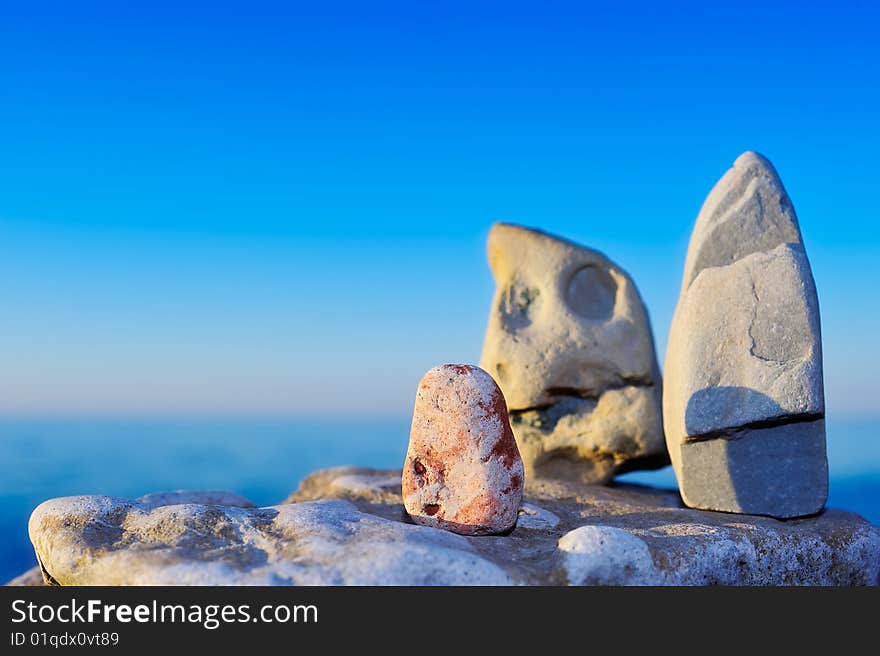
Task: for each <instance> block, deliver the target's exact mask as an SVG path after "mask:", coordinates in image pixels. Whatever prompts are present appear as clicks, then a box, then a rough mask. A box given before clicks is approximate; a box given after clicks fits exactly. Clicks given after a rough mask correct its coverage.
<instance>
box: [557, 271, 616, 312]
mask: <svg viewBox="0 0 880 656" xmlns="http://www.w3.org/2000/svg"><path fill="white" fill-rule="evenodd" d="M616 294H617V283H616V282H615V281H614V278H612V277H611V275H610V274H609V273H608V272H607V271H603V270H602V269H599V268H598V267H595V266H592V265H587V266H585V267H582V268H580V269H578V270H577V271H575V273H574V275H573V276H572V277H571V280H570V281H569V283H568V289H567V290H566V293H565V299H566V302H567V303H568V306H569V307H570V308H571V310H572V311H573V312H576V313H577V314H579V315H581V316H582V317H584V318H585V319H593V320H607V319H610V318H611V317H612V316H613V315H614V297H615V295H616Z"/></svg>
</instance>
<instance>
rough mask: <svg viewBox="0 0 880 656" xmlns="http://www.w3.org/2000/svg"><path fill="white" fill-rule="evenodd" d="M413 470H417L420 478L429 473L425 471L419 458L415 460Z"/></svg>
mask: <svg viewBox="0 0 880 656" xmlns="http://www.w3.org/2000/svg"><path fill="white" fill-rule="evenodd" d="M413 469H414V470H415V472H416V474H418V475H419V476H422V475H424V473H425V472H426V471H427V470H426V469H425V466H424V465H423V464H422V461H421V460H419V459H418V458H416V459H415V460H413Z"/></svg>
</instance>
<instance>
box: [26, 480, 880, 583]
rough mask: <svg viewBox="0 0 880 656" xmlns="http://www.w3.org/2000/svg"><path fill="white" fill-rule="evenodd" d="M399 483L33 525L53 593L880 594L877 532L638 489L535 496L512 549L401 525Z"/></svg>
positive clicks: (95, 513)
mask: <svg viewBox="0 0 880 656" xmlns="http://www.w3.org/2000/svg"><path fill="white" fill-rule="evenodd" d="M399 476H400V472H390V471H375V470H368V469H355V468H335V469H332V470H325V471H321V472H317V473H316V474H314V475H312V476H310V477H309V478H307V479H306V480H305V481H303V483H302V485H301V486H300V488H299V490H297V492H296V493H295V494H294V495H293V496H292V497H291V498H290V500H289V501H290V503H288V504H282V505H279V506H273V507H270V508H241V507H226V506H205V505H198V504H184V505H171V506H159V507H153V508H149V507H146V506H145V505H144V504H140V503H138V502H133V501H125V500H122V499H110V498H108V497H71V498H65V499H55V500H52V501H48V502H46V503H44V504H43V505H41V506H40V507H38V508H37V510H36V511H35V512H34V515H33V517H32V518H31V522H30V531H31V539H32V541H33V543H34V546H35V548H36V551H37V555H38V557H39V559H40V561H41V562H42V563H43V565H44V567H45V570H46V572H47V575H48V576H49V577H51V580H53V581H55V582H57V583H61V584H63V585H77V584H110V585H112V584H135V583H147V584H215V583H224V584H265V583H268V584H278V585H283V584H402V585H423V584H486V585H489V584H492V585H494V584H500V585H509V584H511V583H515V584H527V585H528V584H543V585H547V584H550V585H555V584H575V585H581V584H613V585H632V584H634V585H646V584H650V585H667V584H681V585H705V584H722V585H783V584H795V585H866V584H867V585H876V584H877V583H878V574H880V529H878V528H877V527H874V526H871V525H870V524H868V523H867V522H865V521H864V520H862V519H861V518H860V517H858V516H857V515H853V514H850V513H846V512H840V511H835V510H828V511H826V512H824V513H823V514H821V515H819V516H817V517H812V518H807V519H793V520H787V521H780V520H777V519H772V518H769V517H752V516H746V515H732V514H726V513H716V512H709V511H701V510H692V509H688V508H684V507H682V506H681V502H680V500H679V497H678V495H677V494H676V493H674V492H666V491H659V490H651V489H648V488H640V487H637V486H614V487H603V486H584V485H582V484H577V483H570V482H563V481H547V480H541V481H536V482H534V484H531V483H530V485H529V488H528V489H527V494H526V497H527V498H526V503H524V504H523V508H522V510H521V513H520V519H519V521H518V523H517V526H516V528H515V529H514V530H513V531H512V532H511V533H510V534H508V535H501V536H483V537H465V536H460V535H455V534H452V533H449V532H447V531H442V530H439V529H434V528H430V527H425V526H416V525H414V524H411V523H407V521H408V518H407V515H406V513H405V511H404V509H403V506H402V504H401V503H400V488H399V487H398V486H392V485H391V484H390V483H389V481H391V480H392V479H397V480H399Z"/></svg>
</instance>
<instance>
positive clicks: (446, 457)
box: [403, 364, 524, 535]
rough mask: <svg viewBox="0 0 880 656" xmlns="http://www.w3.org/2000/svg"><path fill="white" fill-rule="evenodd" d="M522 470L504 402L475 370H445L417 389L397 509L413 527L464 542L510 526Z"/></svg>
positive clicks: (434, 371) (489, 380)
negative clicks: (462, 538) (443, 531)
mask: <svg viewBox="0 0 880 656" xmlns="http://www.w3.org/2000/svg"><path fill="white" fill-rule="evenodd" d="M523 482H524V472H523V463H522V459H521V458H520V455H519V449H517V447H516V441H515V440H514V437H513V431H512V430H511V429H510V421H509V419H508V416H507V404H506V403H505V401H504V395H503V394H502V393H501V390H500V389H499V388H498V385H496V384H495V381H494V380H492V377H491V376H490V375H489V374H487V373H486V372H485V371H483V370H482V369H480V368H479V367H475V366H471V365H463V364H445V365H441V366H439V367H434V368H433V369H431V370H430V371H429V372H428V373H426V374H425V376H424V378H422V380H421V382H420V383H419V390H418V393H417V394H416V406H415V410H414V412H413V421H412V429H411V431H410V437H409V449H408V450H407V453H406V462H405V463H404V465H403V504H404V506H405V507H406V511H407V512H408V513H409V514H410V516H411V517H412V518H413V521H415V522H416V523H417V524H422V525H424V526H433V527H435V528H443V529H446V530H448V531H453V532H455V533H461V534H463V535H490V534H495V533H504V532H505V531H507V530H509V529H510V528H512V527H513V525H514V524H516V517H517V514H518V512H519V507H520V502H521V501H522V493H523Z"/></svg>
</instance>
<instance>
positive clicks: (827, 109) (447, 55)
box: [0, 2, 880, 416]
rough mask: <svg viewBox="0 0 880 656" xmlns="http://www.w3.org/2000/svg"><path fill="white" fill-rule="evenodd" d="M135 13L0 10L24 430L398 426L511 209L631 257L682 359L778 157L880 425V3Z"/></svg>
mask: <svg viewBox="0 0 880 656" xmlns="http://www.w3.org/2000/svg"><path fill="white" fill-rule="evenodd" d="M120 4H121V3H89V2H83V3H49V2H21V3H4V6H3V8H2V9H0V48H2V52H3V56H2V57H0V125H2V126H3V127H2V129H0V240H2V242H0V243H2V244H3V257H2V258H0V280H2V281H3V284H2V285H0V308H2V309H0V322H2V331H0V334H2V339H0V363H2V364H0V413H2V414H22V413H23V414H40V415H47V414H58V415H64V414H87V415H88V414H133V415H320V414H326V413H331V414H332V415H333V416H343V415H348V416H364V415H370V416H400V415H405V414H406V413H408V412H409V411H410V410H411V404H412V398H413V394H414V389H415V385H416V382H417V381H418V378H419V377H420V376H421V374H422V373H423V372H424V371H425V370H426V369H428V368H429V367H430V366H432V365H434V364H437V363H440V362H448V361H463V362H468V361H469V362H473V361H476V360H478V358H479V353H480V349H481V344H482V338H483V331H484V328H485V323H486V317H487V313H488V308H489V302H490V299H491V295H492V289H493V284H492V280H491V277H490V275H489V271H488V268H487V266H486V262H485V255H484V242H485V237H486V234H487V232H488V229H489V227H490V225H491V224H492V222H493V221H498V220H505V221H512V222H518V223H524V224H527V225H532V226H538V227H541V228H544V229H546V230H549V231H551V232H556V233H559V234H561V235H564V236H566V237H569V238H572V239H574V240H576V241H579V242H581V243H583V244H586V245H589V246H592V247H594V248H598V249H600V250H602V251H604V252H605V253H606V254H607V255H609V256H610V257H611V258H612V259H614V260H616V261H617V262H619V263H620V264H621V265H622V266H624V267H625V268H626V269H627V270H628V271H629V272H630V273H631V274H632V275H633V277H634V278H635V280H636V282H637V284H638V286H639V288H640V290H641V292H642V295H643V297H644V299H645V301H646V303H647V305H648V308H649V311H650V314H651V318H652V321H653V325H654V331H655V334H656V338H657V345H658V353H659V354H660V358H661V362H662V357H663V352H664V350H665V345H666V333H667V330H668V326H669V321H670V319H671V315H672V311H673V309H674V306H675V302H676V296H677V292H678V289H679V284H680V277H681V272H682V267H683V259H684V253H685V249H686V245H687V239H688V236H689V233H690V229H691V227H692V224H693V221H694V218H695V217H696V214H697V211H698V210H699V207H700V205H701V203H702V201H703V199H704V197H705V195H706V194H707V193H708V191H709V189H710V188H711V187H712V185H713V184H714V183H715V181H716V180H717V178H718V177H720V176H721V175H722V174H723V173H724V171H725V170H726V169H727V168H728V167H729V166H730V164H731V163H732V162H733V160H734V159H735V158H736V156H737V155H739V154H740V153H741V152H742V151H744V150H747V149H755V150H758V151H760V152H762V153H763V154H765V155H766V156H768V157H769V158H770V159H771V160H772V161H773V162H774V164H775V165H776V167H777V169H778V170H779V172H780V174H781V176H782V179H783V181H784V183H785V185H786V186H787V188H788V191H789V193H790V195H791V197H792V199H793V201H794V205H795V207H796V209H797V211H798V214H799V217H800V220H801V227H802V229H803V232H804V236H805V242H806V245H807V250H808V253H809V255H810V257H811V260H812V263H813V270H814V275H815V277H816V281H817V286H818V289H819V295H820V304H821V308H822V313H823V317H822V318H823V329H824V345H825V368H826V385H827V399H828V409H829V414H837V415H840V416H843V415H876V414H880V413H878V411H880V403H878V401H877V400H876V390H877V385H876V382H875V372H876V371H877V370H878V369H880V349H878V348H877V345H876V340H877V327H878V325H880V322H878V319H880V310H878V308H877V305H878V304H877V299H878V292H877V288H878V283H880V228H878V218H880V210H878V204H880V201H878V193H877V180H878V164H877V152H878V146H880V138H878V137H880V126H878V120H877V117H878V113H880V111H878V110H880V107H878V104H880V48H878V45H877V39H876V30H877V28H878V24H880V20H878V19H880V9H878V7H877V5H876V3H868V2H861V3H846V2H843V3H835V6H834V7H826V8H823V9H821V10H820V9H819V8H817V7H813V6H805V4H807V3H794V2H791V3H773V2H769V3H768V2H754V3H750V2H737V3H729V4H728V5H726V6H722V7H709V6H706V5H707V4H709V3H704V2H701V3H671V4H667V3H664V4H665V6H664V7H662V8H661V7H656V6H652V5H655V4H660V3H599V4H591V3H562V2H560V3H556V2H543V3H515V2H503V3H501V2H499V3H481V2H467V3H403V2H400V3H363V2H358V3H355V2H351V3H339V2H324V3H303V4H302V5H297V4H292V3H261V2H248V3H243V2H242V3H237V4H233V3H210V5H209V4H207V3H205V4H200V3H180V2H175V3H167V4H166V3H161V2H150V3H141V4H140V7H133V6H132V4H133V3H126V7H124V8H123V7H120V6H119V5H120ZM810 4H812V3H810ZM181 5H183V6H181ZM314 5H320V7H317V6H314Z"/></svg>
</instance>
